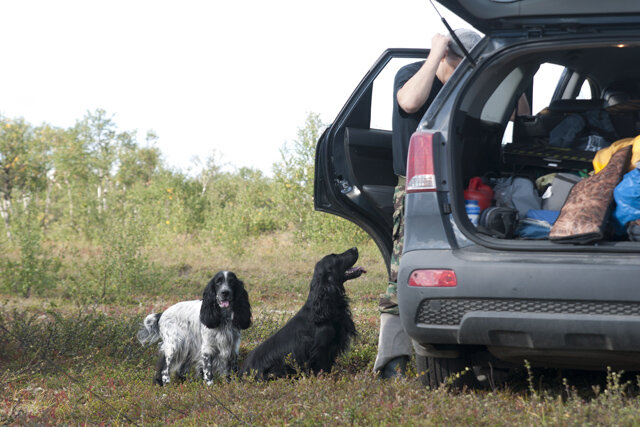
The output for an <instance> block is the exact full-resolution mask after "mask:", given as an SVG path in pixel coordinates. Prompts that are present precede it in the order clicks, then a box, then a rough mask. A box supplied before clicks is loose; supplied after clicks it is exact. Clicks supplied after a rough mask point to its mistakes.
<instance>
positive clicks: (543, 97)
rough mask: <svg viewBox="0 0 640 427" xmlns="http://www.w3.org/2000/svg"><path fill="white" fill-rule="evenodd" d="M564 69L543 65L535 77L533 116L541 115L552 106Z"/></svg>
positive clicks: (559, 66)
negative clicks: (552, 99) (543, 110)
mask: <svg viewBox="0 0 640 427" xmlns="http://www.w3.org/2000/svg"><path fill="white" fill-rule="evenodd" d="M563 71H564V67H563V66H561V65H556V64H542V65H540V68H539V69H538V72H537V73H536V74H535V76H533V106H532V108H531V113H532V114H534V115H535V114H537V113H539V112H540V111H541V110H542V109H544V108H545V107H548V106H549V104H551V98H552V97H553V93H554V92H555V90H556V86H557V85H558V81H560V77H561V76H562V72H563Z"/></svg>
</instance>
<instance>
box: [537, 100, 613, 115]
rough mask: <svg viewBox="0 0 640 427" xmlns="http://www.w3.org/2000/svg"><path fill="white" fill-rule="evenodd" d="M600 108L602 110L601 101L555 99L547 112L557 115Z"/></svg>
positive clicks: (602, 101) (602, 103)
mask: <svg viewBox="0 0 640 427" xmlns="http://www.w3.org/2000/svg"><path fill="white" fill-rule="evenodd" d="M602 108H604V100H602V99H557V100H555V101H553V102H552V103H551V104H550V105H549V111H553V112H557V113H579V112H581V111H589V110H601V109H602Z"/></svg>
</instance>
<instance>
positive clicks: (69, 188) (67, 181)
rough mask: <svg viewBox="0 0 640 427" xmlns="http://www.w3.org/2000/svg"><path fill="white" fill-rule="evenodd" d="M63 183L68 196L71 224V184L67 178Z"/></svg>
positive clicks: (71, 220)
mask: <svg viewBox="0 0 640 427" xmlns="http://www.w3.org/2000/svg"><path fill="white" fill-rule="evenodd" d="M64 183H65V184H66V185H67V196H69V221H70V222H71V224H72V225H73V196H72V194H71V184H70V183H69V180H68V179H67V178H65V180H64Z"/></svg>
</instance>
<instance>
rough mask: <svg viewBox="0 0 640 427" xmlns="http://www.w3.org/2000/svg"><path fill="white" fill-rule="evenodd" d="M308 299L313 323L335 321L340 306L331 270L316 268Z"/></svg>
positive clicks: (334, 276)
mask: <svg viewBox="0 0 640 427" xmlns="http://www.w3.org/2000/svg"><path fill="white" fill-rule="evenodd" d="M309 299H310V300H311V301H310V302H311V307H312V309H313V321H314V322H315V323H323V322H328V321H330V320H334V319H335V315H336V313H337V311H338V310H339V309H340V307H338V305H340V304H341V300H342V298H341V297H340V289H339V286H338V279H337V277H336V275H335V274H334V272H333V271H332V270H331V269H326V268H317V269H316V272H315V274H314V276H313V279H312V281H311V289H310V291H309Z"/></svg>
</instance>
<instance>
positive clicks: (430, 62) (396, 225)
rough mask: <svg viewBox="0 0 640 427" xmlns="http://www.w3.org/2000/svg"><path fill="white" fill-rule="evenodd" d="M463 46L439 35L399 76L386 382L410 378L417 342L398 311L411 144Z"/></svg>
mask: <svg viewBox="0 0 640 427" xmlns="http://www.w3.org/2000/svg"><path fill="white" fill-rule="evenodd" d="M455 34H456V36H457V37H458V39H459V40H460V42H461V43H462V45H463V46H464V47H465V49H466V50H467V51H471V49H472V48H473V46H475V44H476V43H477V42H478V41H480V35H479V34H477V33H476V32H474V31H472V30H467V29H457V30H455ZM463 55H464V54H463V52H462V50H461V49H460V47H459V46H458V45H457V44H456V43H455V42H454V41H453V40H452V39H451V38H450V37H449V36H446V35H442V34H436V35H434V36H433V38H432V39H431V51H430V52H429V56H428V57H427V59H426V60H424V61H419V62H415V63H412V64H409V65H406V66H404V67H402V68H401V69H400V70H399V71H398V73H397V74H396V76H395V80H394V88H393V117H392V153H393V169H394V172H395V174H396V175H398V185H397V186H396V188H395V192H394V196H393V205H394V214H393V252H392V254H391V265H390V273H389V283H388V286H387V291H386V293H385V294H383V295H381V297H380V303H379V310H380V334H379V337H378V355H377V357H376V361H375V363H374V367H373V370H374V372H377V373H378V374H379V375H380V376H381V377H382V378H391V377H394V376H398V375H404V373H405V370H406V366H407V362H408V361H409V358H410V356H411V353H412V344H411V339H410V338H409V336H408V335H407V333H406V332H405V331H404V328H403V327H402V323H401V321H400V316H399V311H398V295H397V294H398V288H397V280H398V266H399V264H400V255H401V254H402V246H403V241H404V195H405V174H406V170H407V155H408V153H409V140H410V138H411V134H413V132H415V130H416V128H417V127H418V124H419V123H420V120H421V119H422V117H423V116H424V114H425V113H426V111H427V109H428V108H429V106H430V105H431V103H432V102H433V100H434V99H435V97H436V95H437V94H438V92H439V91H440V89H441V88H442V86H443V85H444V84H445V83H446V82H447V81H448V80H449V78H450V77H451V75H452V74H453V72H454V71H455V69H456V67H457V66H458V64H460V62H461V61H462V59H463Z"/></svg>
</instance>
